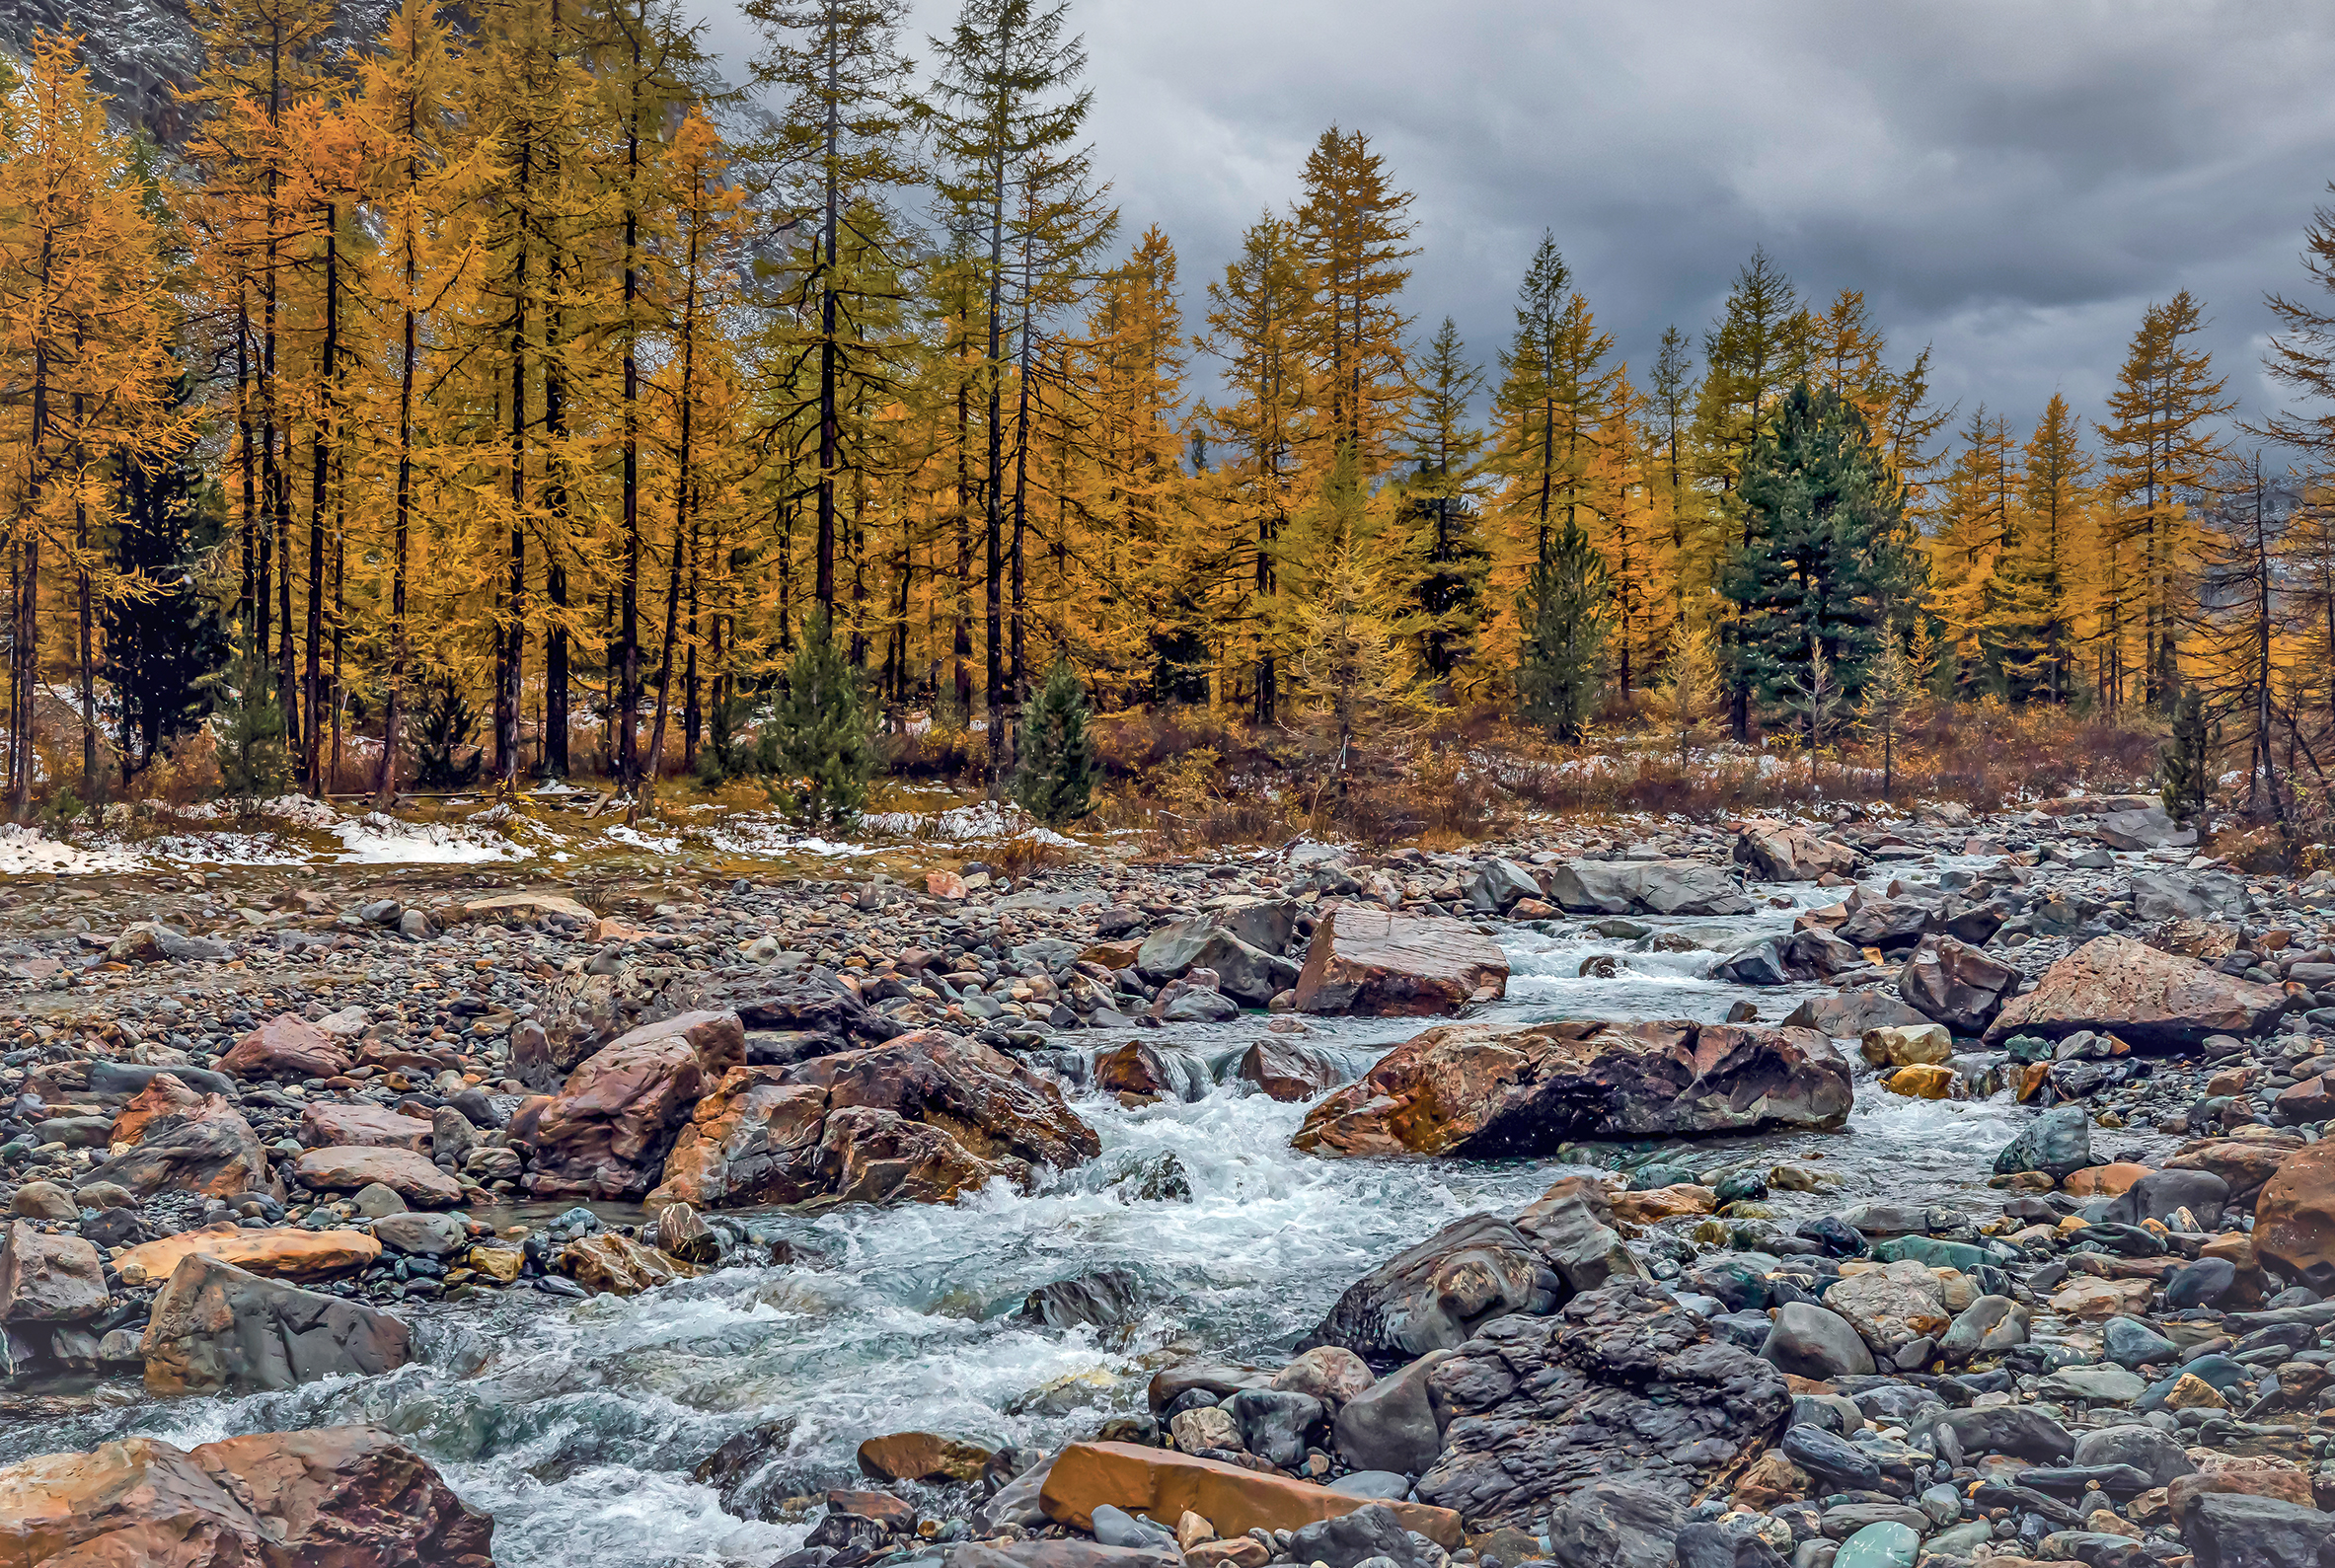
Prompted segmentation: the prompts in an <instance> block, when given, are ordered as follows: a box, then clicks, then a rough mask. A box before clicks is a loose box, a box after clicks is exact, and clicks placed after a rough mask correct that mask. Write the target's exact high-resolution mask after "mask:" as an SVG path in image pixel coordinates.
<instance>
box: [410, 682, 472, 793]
mask: <svg viewBox="0 0 2335 1568" xmlns="http://www.w3.org/2000/svg"><path fill="white" fill-rule="evenodd" d="M478 733H479V712H478V709H475V708H473V707H471V702H470V699H469V698H468V697H466V696H464V695H463V691H462V683H461V682H460V681H458V680H456V679H455V678H454V676H453V674H452V673H451V672H449V671H446V670H433V671H431V672H430V673H429V674H428V675H426V676H424V677H422V680H421V684H420V686H419V689H418V690H416V691H415V692H414V757H415V759H416V760H417V761H418V762H419V764H420V768H419V771H418V772H417V773H416V774H415V776H414V784H416V785H418V786H419V787H421V788H424V789H462V788H467V787H468V786H469V785H470V784H472V783H473V782H474V781H475V780H477V778H478V777H479V768H480V766H481V758H480V756H479V753H478V752H477V751H476V750H475V749H474V750H473V751H472V753H471V755H470V756H469V757H468V758H467V759H465V760H463V761H460V762H457V761H456V760H455V756H454V754H455V753H456V752H458V751H460V750H462V748H463V747H465V746H470V745H472V743H473V742H475V741H476V740H477V739H478Z"/></svg>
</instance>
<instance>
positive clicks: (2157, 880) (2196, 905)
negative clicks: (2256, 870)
mask: <svg viewBox="0 0 2335 1568" xmlns="http://www.w3.org/2000/svg"><path fill="white" fill-rule="evenodd" d="M2133 913H2134V914H2135V915H2138V916H2139V917H2140V918H2141V919H2143V920H2145V921H2159V920H2216V921H2219V920H2243V919H2244V918H2245V914H2246V884H2245V883H2244V882H2243V881H2241V880H2240V879H2238V878H2237V877H2234V876H2231V875H2230V874H2229V873H2227V872H2226V871H2203V872H2194V871H2174V870H2135V871H2134V872H2133Z"/></svg>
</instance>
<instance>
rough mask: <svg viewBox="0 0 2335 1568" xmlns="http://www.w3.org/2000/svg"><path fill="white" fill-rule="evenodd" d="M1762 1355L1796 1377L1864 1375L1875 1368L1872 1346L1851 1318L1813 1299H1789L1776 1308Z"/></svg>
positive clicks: (1819, 1377) (1824, 1377)
mask: <svg viewBox="0 0 2335 1568" xmlns="http://www.w3.org/2000/svg"><path fill="white" fill-rule="evenodd" d="M1760 1359H1761V1360H1762V1361H1765V1362H1768V1363H1769V1364H1770V1365H1771V1366H1774V1367H1776V1368H1779V1369H1780V1370H1782V1371H1784V1372H1788V1373H1790V1374H1792V1375H1793V1376H1794V1377H1796V1378H1816V1379H1830V1378H1838V1377H1843V1376H1849V1377H1863V1376H1869V1375H1870V1374H1871V1373H1872V1372H1873V1371H1874V1367H1873V1352H1872V1349H1871V1348H1870V1347H1869V1346H1867V1345H1866V1344H1865V1342H1864V1338H1863V1336H1861V1335H1860V1334H1858V1333H1857V1331H1856V1330H1855V1328H1853V1327H1852V1326H1850V1324H1849V1322H1848V1319H1846V1318H1845V1317H1843V1316H1842V1315H1841V1314H1840V1313H1839V1312H1835V1311H1831V1310H1829V1309H1827V1308H1825V1307H1818V1306H1816V1305H1815V1304H1814V1303H1811V1302H1789V1303H1786V1304H1785V1305H1784V1306H1783V1307H1778V1308H1777V1309H1776V1313H1775V1324H1774V1328H1773V1329H1772V1331H1771V1332H1770V1334H1769V1336H1768V1342H1767V1345H1766V1346H1765V1348H1763V1349H1762V1350H1761V1351H1760Z"/></svg>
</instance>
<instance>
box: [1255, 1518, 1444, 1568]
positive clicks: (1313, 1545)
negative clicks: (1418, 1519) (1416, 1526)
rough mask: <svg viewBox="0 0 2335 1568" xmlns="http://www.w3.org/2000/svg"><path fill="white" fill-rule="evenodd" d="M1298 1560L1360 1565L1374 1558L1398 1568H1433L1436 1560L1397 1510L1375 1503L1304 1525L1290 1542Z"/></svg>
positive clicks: (1331, 1567) (1348, 1567)
mask: <svg viewBox="0 0 2335 1568" xmlns="http://www.w3.org/2000/svg"><path fill="white" fill-rule="evenodd" d="M1289 1554H1290V1559H1291V1560H1292V1561H1294V1562H1304V1563H1317V1562H1318V1563H1322V1564H1325V1565H1326V1568H1359V1565H1360V1564H1362V1563H1366V1562H1371V1561H1373V1560H1377V1561H1383V1562H1390V1563H1393V1564H1394V1565H1395V1568H1431V1562H1432V1559H1431V1558H1430V1556H1429V1555H1428V1554H1427V1553H1426V1552H1423V1551H1421V1550H1420V1549H1419V1545H1418V1543H1417V1542H1416V1541H1414V1540H1412V1539H1411V1538H1410V1535H1409V1533H1408V1532H1407V1531H1404V1530H1403V1528H1402V1521H1401V1520H1400V1519H1398V1518H1397V1517H1396V1516H1395V1513H1394V1510H1393V1509H1392V1508H1390V1507H1388V1506H1387V1505H1386V1504H1384V1503H1378V1502H1373V1503H1371V1504H1369V1505H1367V1506H1365V1507H1362V1508H1357V1509H1355V1510H1354V1511H1353V1512H1352V1513H1350V1514H1341V1515H1339V1516H1338V1517H1337V1518H1335V1519H1324V1520H1321V1521H1319V1522H1318V1523H1316V1524H1312V1525H1306V1526H1302V1527H1300V1528H1299V1529H1298V1530H1297V1531H1295V1532H1294V1534H1293V1538H1292V1539H1291V1540H1290V1543H1289Z"/></svg>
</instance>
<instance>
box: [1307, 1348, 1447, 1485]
mask: <svg viewBox="0 0 2335 1568" xmlns="http://www.w3.org/2000/svg"><path fill="white" fill-rule="evenodd" d="M1451 1355H1452V1352H1450V1351H1448V1350H1436V1351H1429V1352H1428V1353H1427V1354H1426V1355H1424V1356H1421V1357H1420V1358H1419V1359H1418V1360H1416V1361H1414V1362H1412V1363H1411V1364H1410V1365H1409V1366H1407V1367H1404V1368H1403V1369H1402V1370H1401V1371H1399V1372H1391V1373H1389V1374H1387V1376H1386V1377H1384V1378H1381V1379H1380V1380H1379V1381H1377V1382H1374V1383H1372V1384H1371V1385H1370V1386H1369V1387H1368V1388H1367V1389H1365V1390H1364V1391H1363V1392H1361V1393H1359V1394H1356V1395H1355V1396H1354V1397H1353V1398H1351V1399H1349V1400H1347V1401H1346V1403H1345V1405H1344V1406H1343V1407H1342V1408H1341V1409H1340V1410H1339V1411H1338V1415H1337V1424H1336V1428H1335V1438H1334V1441H1335V1442H1336V1444H1337V1451H1338V1455H1339V1456H1340V1457H1342V1458H1344V1459H1345V1461H1346V1462H1347V1463H1348V1464H1351V1465H1353V1466H1354V1467H1355V1468H1356V1469H1358V1470H1398V1471H1400V1472H1401V1473H1403V1474H1405V1475H1421V1474H1424V1473H1425V1472H1426V1470H1427V1468H1428V1466H1430V1465H1432V1464H1433V1463H1434V1462H1435V1457H1436V1456H1437V1455H1438V1454H1440V1453H1441V1452H1442V1451H1443V1432H1442V1429H1441V1428H1440V1427H1438V1426H1437V1425H1436V1421H1435V1409H1434V1406H1433V1405H1432V1404H1431V1403H1430V1402H1429V1400H1428V1397H1427V1377H1428V1374H1430V1373H1432V1372H1433V1371H1434V1370H1435V1369H1436V1367H1437V1366H1439V1365H1440V1364H1442V1363H1443V1362H1445V1361H1447V1360H1449V1359H1450V1357H1451Z"/></svg>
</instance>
